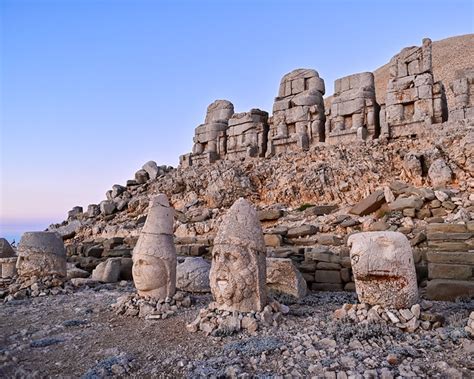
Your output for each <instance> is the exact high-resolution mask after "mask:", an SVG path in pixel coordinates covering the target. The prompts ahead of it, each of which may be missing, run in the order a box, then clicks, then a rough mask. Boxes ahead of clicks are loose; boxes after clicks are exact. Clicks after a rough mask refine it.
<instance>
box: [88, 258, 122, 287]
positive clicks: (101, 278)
mask: <svg viewBox="0 0 474 379" xmlns="http://www.w3.org/2000/svg"><path fill="white" fill-rule="evenodd" d="M120 267H121V259H120V258H109V259H107V260H106V261H105V262H101V263H99V264H98V265H97V267H96V268H95V269H94V271H92V276H91V279H92V280H96V281H98V282H102V283H115V282H117V281H118V279H119V276H120Z"/></svg>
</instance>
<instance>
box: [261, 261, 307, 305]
mask: <svg viewBox="0 0 474 379" xmlns="http://www.w3.org/2000/svg"><path fill="white" fill-rule="evenodd" d="M267 289H268V290H269V291H273V292H276V293H281V294H286V295H290V296H292V297H294V298H296V299H302V298H303V297H304V296H306V292H307V286H306V281H305V280H304V279H303V276H302V275H301V273H300V272H299V271H298V270H297V269H296V267H295V266H294V265H293V262H292V260H291V259H288V258H267Z"/></svg>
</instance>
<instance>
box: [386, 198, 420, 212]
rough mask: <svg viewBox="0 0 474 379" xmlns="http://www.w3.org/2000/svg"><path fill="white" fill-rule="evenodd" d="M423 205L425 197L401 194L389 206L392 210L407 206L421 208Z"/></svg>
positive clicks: (399, 209)
mask: <svg viewBox="0 0 474 379" xmlns="http://www.w3.org/2000/svg"><path fill="white" fill-rule="evenodd" d="M422 206H423V199H420V198H419V197H417V196H410V197H401V196H399V197H398V198H397V199H396V200H395V201H394V202H392V203H390V205H389V207H390V209H391V210H392V211H401V210H403V209H406V208H414V209H421V207H422Z"/></svg>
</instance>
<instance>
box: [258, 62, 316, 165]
mask: <svg viewBox="0 0 474 379" xmlns="http://www.w3.org/2000/svg"><path fill="white" fill-rule="evenodd" d="M324 93H325V87H324V80H323V79H321V78H320V77H319V74H318V73H317V71H315V70H310V69H297V70H294V71H292V72H290V73H289V74H286V75H285V76H284V77H283V78H282V80H281V82H280V88H279V91H278V97H276V98H275V102H274V104H273V117H272V119H271V122H270V131H269V136H268V148H267V156H271V155H274V154H279V153H282V152H285V151H291V150H306V149H308V148H309V146H310V145H311V144H313V143H315V142H320V141H324V123H325V114H324V100H323V95H324Z"/></svg>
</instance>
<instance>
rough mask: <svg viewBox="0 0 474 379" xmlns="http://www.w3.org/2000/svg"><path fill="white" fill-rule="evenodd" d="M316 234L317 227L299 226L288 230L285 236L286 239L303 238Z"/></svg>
mask: <svg viewBox="0 0 474 379" xmlns="http://www.w3.org/2000/svg"><path fill="white" fill-rule="evenodd" d="M317 232H318V227H317V226H315V225H301V226H297V227H295V228H291V229H289V230H288V233H287V234H286V236H287V237H288V238H296V237H303V236H309V235H313V234H316V233H317Z"/></svg>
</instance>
